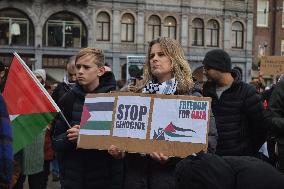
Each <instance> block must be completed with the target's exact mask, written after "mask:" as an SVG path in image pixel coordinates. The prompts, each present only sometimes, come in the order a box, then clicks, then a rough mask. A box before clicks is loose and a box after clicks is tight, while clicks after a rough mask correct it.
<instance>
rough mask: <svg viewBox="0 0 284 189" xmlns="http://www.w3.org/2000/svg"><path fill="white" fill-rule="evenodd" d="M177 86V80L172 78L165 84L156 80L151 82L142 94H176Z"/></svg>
mask: <svg viewBox="0 0 284 189" xmlns="http://www.w3.org/2000/svg"><path fill="white" fill-rule="evenodd" d="M177 84H178V82H177V81H176V79H175V78H172V79H170V80H168V81H165V82H163V83H159V82H157V81H156V80H152V81H149V82H148V83H147V84H146V86H145V87H144V88H143V89H142V93H149V94H167V95H169V94H175V92H176V90H177Z"/></svg>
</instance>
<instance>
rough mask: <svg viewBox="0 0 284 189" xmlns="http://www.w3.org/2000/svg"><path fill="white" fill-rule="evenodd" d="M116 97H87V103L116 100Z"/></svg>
mask: <svg viewBox="0 0 284 189" xmlns="http://www.w3.org/2000/svg"><path fill="white" fill-rule="evenodd" d="M114 100H115V97H95V98H86V99H85V104H87V103H97V102H114Z"/></svg>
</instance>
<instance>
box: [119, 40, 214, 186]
mask: <svg viewBox="0 0 284 189" xmlns="http://www.w3.org/2000/svg"><path fill="white" fill-rule="evenodd" d="M137 92H142V93H149V94H167V95H193V96H201V94H200V93H199V92H197V90H195V89H194V82H193V80H192V75H191V70H190V67H189V63H188V62H187V60H186V58H185V56H184V52H183V49H182V47H181V45H180V44H179V42H177V41H176V40H174V39H170V38H166V37H161V38H158V39H156V40H153V41H151V42H150V43H149V48H148V53H147V59H146V64H145V67H144V74H143V81H142V82H141V86H138V87H137ZM211 115H212V114H211ZM209 130H210V131H209V137H208V138H209V139H208V140H209V146H208V152H213V153H214V152H215V148H216V144H217V139H216V137H217V131H216V128H215V121H214V118H213V117H211V123H210V129H209ZM180 160H181V159H180V158H175V157H172V158H169V157H167V156H165V155H164V154H162V153H159V152H153V153H151V154H150V155H140V154H127V155H126V157H125V171H126V173H125V182H124V188H125V189H129V188H135V189H138V188H139V189H144V188H145V189H146V188H147V189H152V188H155V189H160V188H161V189H172V188H174V187H175V186H174V176H173V174H174V169H175V165H176V163H177V162H179V161H180Z"/></svg>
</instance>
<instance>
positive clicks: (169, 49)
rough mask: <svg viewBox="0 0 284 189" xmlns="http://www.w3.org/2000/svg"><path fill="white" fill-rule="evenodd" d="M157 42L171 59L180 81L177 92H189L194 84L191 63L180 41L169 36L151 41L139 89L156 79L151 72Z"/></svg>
mask: <svg viewBox="0 0 284 189" xmlns="http://www.w3.org/2000/svg"><path fill="white" fill-rule="evenodd" d="M157 43H159V44H160V46H161V49H162V51H163V53H165V55H166V56H168V57H169V58H170V60H171V63H172V67H173V69H172V72H173V76H174V77H175V79H176V81H177V82H178V85H177V94H186V93H188V92H189V91H190V90H191V89H192V87H193V84H194V83H193V80H192V74H191V69H190V67H189V63H188V61H187V60H186V58H185V56H184V51H183V49H182V47H181V45H180V43H179V42H178V41H176V40H174V39H171V38H168V37H159V38H158V39H155V40H153V41H151V42H150V43H149V47H148V52H147V57H146V62H145V65H144V72H143V81H142V82H141V85H140V86H139V87H138V90H139V91H140V90H141V89H142V88H143V87H144V86H145V85H146V84H147V83H148V82H149V81H151V80H153V79H155V76H153V74H152V73H151V67H150V53H151V48H152V46H153V45H154V44H157Z"/></svg>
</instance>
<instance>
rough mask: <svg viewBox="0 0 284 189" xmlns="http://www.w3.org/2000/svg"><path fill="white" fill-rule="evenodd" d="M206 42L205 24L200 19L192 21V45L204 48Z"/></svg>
mask: <svg viewBox="0 0 284 189" xmlns="http://www.w3.org/2000/svg"><path fill="white" fill-rule="evenodd" d="M203 41H204V23H203V21H202V20H201V19H200V18H195V19H194V20H193V21H192V45H194V46H203Z"/></svg>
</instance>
